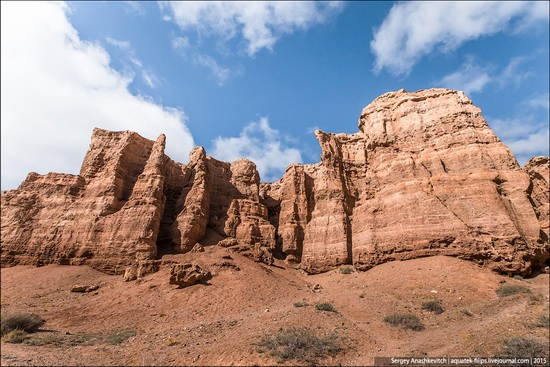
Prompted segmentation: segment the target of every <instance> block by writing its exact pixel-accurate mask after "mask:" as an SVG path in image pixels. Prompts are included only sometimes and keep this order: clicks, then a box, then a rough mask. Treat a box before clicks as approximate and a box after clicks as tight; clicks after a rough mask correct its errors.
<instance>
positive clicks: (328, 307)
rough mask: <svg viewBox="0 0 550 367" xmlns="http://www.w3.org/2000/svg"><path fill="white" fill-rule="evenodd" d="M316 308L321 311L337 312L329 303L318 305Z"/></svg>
mask: <svg viewBox="0 0 550 367" xmlns="http://www.w3.org/2000/svg"><path fill="white" fill-rule="evenodd" d="M315 308H316V309H317V310H319V311H327V312H336V308H335V307H334V306H333V305H332V303H329V302H321V303H316V304H315Z"/></svg>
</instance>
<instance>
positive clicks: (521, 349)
mask: <svg viewBox="0 0 550 367" xmlns="http://www.w3.org/2000/svg"><path fill="white" fill-rule="evenodd" d="M497 356H498V357H504V358H533V357H544V356H548V346H547V345H546V346H545V345H544V344H543V343H542V342H540V341H538V340H535V339H533V338H528V337H522V336H516V337H512V338H510V339H506V340H505V341H504V346H503V347H502V348H501V349H500V351H499V353H498V354H497Z"/></svg>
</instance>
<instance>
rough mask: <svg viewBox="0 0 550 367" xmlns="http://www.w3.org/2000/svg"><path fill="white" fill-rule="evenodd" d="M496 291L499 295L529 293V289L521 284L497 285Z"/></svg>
mask: <svg viewBox="0 0 550 367" xmlns="http://www.w3.org/2000/svg"><path fill="white" fill-rule="evenodd" d="M496 292H497V295H498V296H499V297H508V296H512V295H514V294H518V293H530V292H531V291H530V290H529V288H527V287H525V286H523V285H517V284H505V285H502V286H500V287H498V288H497V290H496Z"/></svg>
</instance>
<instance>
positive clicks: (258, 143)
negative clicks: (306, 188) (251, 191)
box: [211, 117, 302, 181]
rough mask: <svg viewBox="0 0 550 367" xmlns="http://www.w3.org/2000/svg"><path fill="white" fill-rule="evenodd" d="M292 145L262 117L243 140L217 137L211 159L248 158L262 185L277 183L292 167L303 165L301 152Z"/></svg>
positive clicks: (241, 135) (250, 126)
mask: <svg viewBox="0 0 550 367" xmlns="http://www.w3.org/2000/svg"><path fill="white" fill-rule="evenodd" d="M290 145H291V142H290V139H288V138H287V137H285V136H284V135H282V134H281V133H280V132H279V131H278V130H275V129H272V128H271V127H270V126H269V119H268V118H267V117H262V118H260V120H259V121H257V122H251V123H249V124H248V125H247V126H246V127H245V128H244V129H243V131H242V132H241V134H240V135H239V137H236V138H235V137H217V138H216V139H215V140H214V142H213V148H212V154H211V155H212V156H213V157H216V159H220V160H223V161H227V162H233V161H235V160H237V159H239V158H248V159H250V160H251V161H253V162H254V163H256V167H257V168H258V171H259V172H260V177H261V179H262V181H266V180H267V181H275V180H278V179H279V178H281V177H282V175H283V173H284V172H285V169H286V167H287V166H288V165H289V164H292V163H301V162H302V155H301V153H300V151H299V150H298V149H296V148H292V147H291V146H290Z"/></svg>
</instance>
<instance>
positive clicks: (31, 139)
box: [1, 1, 549, 190]
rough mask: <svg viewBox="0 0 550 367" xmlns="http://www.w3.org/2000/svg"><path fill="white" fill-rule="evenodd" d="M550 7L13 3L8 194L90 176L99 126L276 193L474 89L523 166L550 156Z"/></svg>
mask: <svg viewBox="0 0 550 367" xmlns="http://www.w3.org/2000/svg"><path fill="white" fill-rule="evenodd" d="M548 4H549V3H548V2H524V1H523V2H488V3H485V2H456V3H455V2H426V3H425V2H407V3H400V2H396V3H394V2H322V3H321V2H273V3H270V2H228V3H218V2H203V3H201V2H198V3H195V2H180V3H170V2H158V3H157V2H67V3H46V2H40V3H27V2H20V3H17V2H2V5H1V6H2V9H1V16H2V22H1V26H2V32H1V37H2V40H1V47H2V50H1V51H2V52H1V57H2V64H1V66H2V68H1V69H2V70H1V71H2V78H1V84H2V91H1V98H2V100H1V106H2V109H1V114H2V116H1V122H2V124H1V133H2V134H1V139H2V140H1V143H2V145H1V149H2V151H1V153H2V155H1V163H2V164H1V169H2V171H1V182H2V183H1V186H2V190H5V189H13V188H16V187H17V186H18V185H19V184H20V183H21V181H22V180H23V179H24V178H25V176H26V174H27V173H28V172H30V171H36V172H38V173H47V172H50V171H54V172H64V173H75V174H76V173H78V171H79V168H80V164H81V162H82V159H83V157H84V154H85V153H86V150H87V149H88V145H89V139H90V136H91V133H92V129H93V128H94V127H101V128H105V129H109V130H127V129H128V130H133V131H136V132H138V133H139V134H141V135H142V136H145V137H147V138H150V139H155V138H156V137H157V136H158V134H160V133H165V134H166V136H167V154H169V155H170V156H171V158H173V159H174V160H176V161H179V162H183V163H185V162H187V159H188V158H187V155H188V153H189V150H190V149H191V148H193V147H194V146H196V145H202V146H204V147H205V148H206V150H207V153H208V154H209V155H212V156H214V157H215V158H217V159H220V160H225V161H232V160H235V159H237V158H239V157H247V158H250V159H252V160H253V161H254V162H255V163H256V164H257V166H258V169H259V170H260V173H261V177H262V180H264V181H272V180H276V179H278V178H280V177H281V175H282V173H283V172H284V170H285V167H286V166H287V165H288V164H291V163H294V162H302V163H313V162H317V161H319V154H320V149H319V147H318V143H317V141H316V140H315V137H314V134H313V131H314V130H315V129H321V130H324V131H329V132H347V133H355V132H357V119H358V118H359V114H360V112H361V109H362V108H363V107H365V106H366V105H367V104H369V103H370V102H371V101H372V100H373V99H374V98H376V97H377V96H379V95H381V94H383V93H386V92H389V91H395V90H398V89H400V88H405V89H406V90H409V91H414V90H418V89H426V88H431V87H447V88H452V89H460V90H464V91H465V92H466V94H467V95H468V96H469V97H470V99H472V100H473V102H474V104H476V105H477V106H479V107H480V108H481V110H482V112H483V115H484V117H485V119H486V120H487V121H488V123H489V124H490V126H491V127H492V128H493V129H494V130H495V132H496V133H497V135H499V137H500V138H501V139H502V140H503V141H504V142H505V143H506V144H507V145H508V146H509V147H510V148H511V149H512V151H513V152H514V154H515V155H516V157H517V158H518V161H519V163H520V164H524V163H525V162H526V161H527V160H528V159H529V158H530V157H531V156H534V155H548V139H549V138H548V134H549V133H548V125H549V123H548V120H549V114H548V110H549V107H548V105H549V102H548V101H549V49H548V44H549V5H548Z"/></svg>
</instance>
